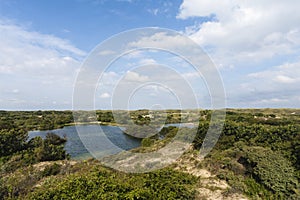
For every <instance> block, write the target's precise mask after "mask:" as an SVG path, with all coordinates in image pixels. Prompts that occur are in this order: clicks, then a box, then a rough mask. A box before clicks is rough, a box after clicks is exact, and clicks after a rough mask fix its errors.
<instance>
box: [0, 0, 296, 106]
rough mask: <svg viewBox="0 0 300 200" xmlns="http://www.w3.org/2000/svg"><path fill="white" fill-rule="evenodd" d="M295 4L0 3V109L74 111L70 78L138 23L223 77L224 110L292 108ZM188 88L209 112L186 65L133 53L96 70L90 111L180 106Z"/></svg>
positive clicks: (200, 0)
mask: <svg viewBox="0 0 300 200" xmlns="http://www.w3.org/2000/svg"><path fill="white" fill-rule="evenodd" d="M299 8H300V1H298V0H286V1H282V0H272V1H271V0H264V1H259V0H251V1H247V0H223V1H217V0H172V1H171V0H165V1H162V0H155V1H154V0H152V1H150V0H64V1H59V0H53V1H39V0H28V1H24V0H23V1H22V0H0V110H50V109H57V110H67V109H72V107H73V105H72V102H73V100H74V99H73V92H74V87H75V83H76V80H77V79H76V78H77V76H78V74H80V73H81V68H82V66H83V65H84V61H85V60H87V59H88V58H89V56H90V55H91V52H92V51H93V50H95V47H96V46H97V45H99V44H101V43H102V42H103V41H106V40H107V39H109V38H111V37H112V36H114V35H116V34H119V33H122V32H124V31H128V30H131V29H136V28H143V27H158V28H165V29H170V30H174V31H177V32H179V33H180V34H182V35H183V36H184V37H187V38H189V39H191V40H192V41H193V42H195V43H196V44H197V45H199V47H201V48H202V49H203V50H204V52H206V54H207V56H208V57H209V58H210V59H211V61H212V62H213V63H214V65H215V67H216V69H217V70H218V72H219V75H220V77H221V79H222V81H223V87H224V91H225V93H226V107H232V108H264V107H265V108H299V107H300V28H299V22H300V12H299ZM138 39H140V41H136V42H135V44H141V43H139V42H144V43H143V44H152V43H153V41H154V40H155V41H158V43H162V42H163V43H164V45H165V46H164V48H165V49H168V48H171V46H172V44H174V43H180V41H181V40H178V39H175V40H172V39H170V37H167V36H166V35H165V34H164V32H160V33H158V34H157V35H155V37H150V36H149V37H148V38H146V39H145V38H138ZM151 39H152V40H151ZM173 39H174V38H173ZM150 40H151V41H150ZM149 41H150V42H149ZM160 41H162V42H160ZM166 41H170V42H169V43H168V42H166ZM145 42H148V43H145ZM151 42H152V43H151ZM167 44H168V45H169V46H166V45H167ZM120 48H121V47H120ZM146 65H147V66H146ZM149 65H152V68H151V67H150V68H149ZM158 65H161V66H160V67H158ZM139 66H140V68H139ZM141 66H142V67H141ZM143 66H145V67H143ZM163 66H168V67H163ZM172 68H173V71H170V70H171V69H172ZM162 69H163V70H162ZM170 74H172V75H174V76H170ZM172 77H173V78H174V79H172ZM176 77H177V78H179V79H182V80H184V81H187V82H188V83H189V84H190V85H191V88H188V86H186V85H185V84H183V83H181V82H180V81H178V79H176ZM171 79H172V80H174V81H173V83H174V84H171V83H170V85H167V82H166V81H169V80H171ZM158 81H163V82H160V83H158ZM129 82H130V83H132V82H134V83H136V84H135V86H137V87H135V88H133V91H129V93H130V94H132V95H131V96H130V97H129V98H130V99H122V98H120V96H119V98H118V99H116V98H117V97H118V94H116V92H117V91H123V92H124V91H127V89H128V88H131V87H128V88H124V87H123V85H124V84H128V83H129ZM153 82H155V83H153ZM175 83H177V85H176V84H175ZM122 84H123V85H122ZM183 86H184V87H183ZM118 87H119V90H118ZM171 87H175V89H174V88H173V89H172V88H171ZM120 88H121V89H120ZM187 88H188V89H187ZM179 90H180V91H181V92H183V91H185V93H180V94H179ZM174 91H175V92H174ZM176 91H177V92H178V94H176ZM191 91H193V95H194V96H196V99H197V103H198V106H199V107H203V108H210V107H212V105H211V102H212V101H211V98H210V95H211V92H212V91H209V90H208V89H207V81H205V77H204V78H203V77H201V76H199V74H197V72H196V71H195V70H194V69H193V66H191V64H190V63H188V62H186V61H184V60H183V59H180V58H179V57H178V56H174V55H172V54H170V53H169V52H162V51H154V50H152V51H144V52H139V51H135V52H132V53H131V54H128V55H125V56H123V57H121V58H119V59H118V60H117V61H115V62H114V63H113V64H112V65H111V66H110V68H107V69H106V71H105V73H103V76H102V78H101V80H100V81H99V83H98V86H97V89H96V91H95V106H96V108H97V109H111V108H112V106H116V107H118V108H120V109H121V108H123V107H122V105H123V104H121V103H120V102H125V104H124V105H126V106H127V108H132V109H138V108H178V107H180V106H183V104H182V103H181V102H180V101H181V100H182V101H184V100H183V99H180V98H182V96H183V97H186V99H190V98H192V96H193V95H191ZM125 93H126V92H125ZM180 96H181V97H180ZM114 97H115V98H114ZM178 98H179V99H178ZM115 102H117V103H119V104H114V103H115ZM193 106H194V104H189V103H186V104H184V106H183V108H191V107H193Z"/></svg>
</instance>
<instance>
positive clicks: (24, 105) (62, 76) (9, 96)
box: [0, 19, 86, 109]
mask: <svg viewBox="0 0 300 200" xmlns="http://www.w3.org/2000/svg"><path fill="white" fill-rule="evenodd" d="M0 32H1V37H0V43H1V45H0V75H2V76H1V77H2V78H1V80H0V90H1V91H4V90H8V91H11V92H9V93H0V98H1V99H2V100H3V102H2V108H4V109H62V108H63V109H69V108H71V104H70V103H69V104H68V105H66V104H65V103H64V102H71V99H72V91H73V88H72V87H73V82H74V80H75V77H76V75H77V71H78V68H79V66H80V62H81V60H82V59H83V56H85V55H86V53H85V52H84V51H82V50H80V49H78V48H76V47H75V46H74V45H72V44H71V43H70V42H69V41H67V40H64V39H61V38H59V37H56V36H53V35H48V34H42V33H39V32H35V31H31V30H29V28H27V27H23V26H21V25H18V24H16V23H13V22H12V21H7V20H6V21H5V20H1V19H0ZM16 88H17V89H16ZM19 91H22V92H19ZM16 94H18V99H16V98H15V96H16ZM45 96H50V97H51V98H49V99H45V98H44V97H45ZM53 102H56V104H55V105H54V104H53Z"/></svg>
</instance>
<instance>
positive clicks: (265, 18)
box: [177, 0, 300, 66]
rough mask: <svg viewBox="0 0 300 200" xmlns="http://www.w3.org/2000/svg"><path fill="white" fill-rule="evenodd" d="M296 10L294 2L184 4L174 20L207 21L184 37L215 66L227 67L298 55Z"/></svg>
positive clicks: (298, 16)
mask: <svg viewBox="0 0 300 200" xmlns="http://www.w3.org/2000/svg"><path fill="white" fill-rule="evenodd" d="M299 7H300V2H299V1H294V0H289V1H280V0H275V1H274V0H272V1H271V0H266V1H258V0H253V1H238V0H224V1H221V2H220V1H216V0H201V1H197V0H184V1H183V3H182V5H181V6H180V10H179V14H178V16H177V17H178V18H180V19H187V18H191V17H210V20H209V21H206V22H204V23H202V24H197V25H194V26H192V27H188V28H187V30H186V33H187V34H188V35H189V36H190V37H191V38H192V39H194V40H195V41H196V42H198V43H199V44H201V45H203V46H206V47H207V49H208V50H209V51H210V53H212V57H213V58H214V60H215V61H216V62H217V63H218V64H223V65H226V66H229V65H232V64H233V65H239V64H241V63H243V62H246V61H252V62H253V60H256V61H261V60H263V59H267V58H272V57H274V56H276V55H278V54H279V55H286V54H297V48H299V45H300V42H299V36H300V30H299V21H300V13H299V11H298V8H299ZM291 13H292V14H291Z"/></svg>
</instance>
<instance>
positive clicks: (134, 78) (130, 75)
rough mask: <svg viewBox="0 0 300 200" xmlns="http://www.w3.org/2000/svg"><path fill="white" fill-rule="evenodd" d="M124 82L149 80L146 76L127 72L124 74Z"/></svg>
mask: <svg viewBox="0 0 300 200" xmlns="http://www.w3.org/2000/svg"><path fill="white" fill-rule="evenodd" d="M124 79H125V80H126V81H133V82H145V81H148V80H149V77H148V76H144V75H140V74H138V73H137V72H132V71H128V72H127V73H126V74H125V78H124Z"/></svg>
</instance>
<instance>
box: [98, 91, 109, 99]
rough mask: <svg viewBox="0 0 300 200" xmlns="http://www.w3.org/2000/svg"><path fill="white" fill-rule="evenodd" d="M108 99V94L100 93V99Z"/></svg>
mask: <svg viewBox="0 0 300 200" xmlns="http://www.w3.org/2000/svg"><path fill="white" fill-rule="evenodd" d="M109 97H110V94H108V93H107V92H105V93H102V94H101V95H100V98H103V99H106V98H109Z"/></svg>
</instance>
